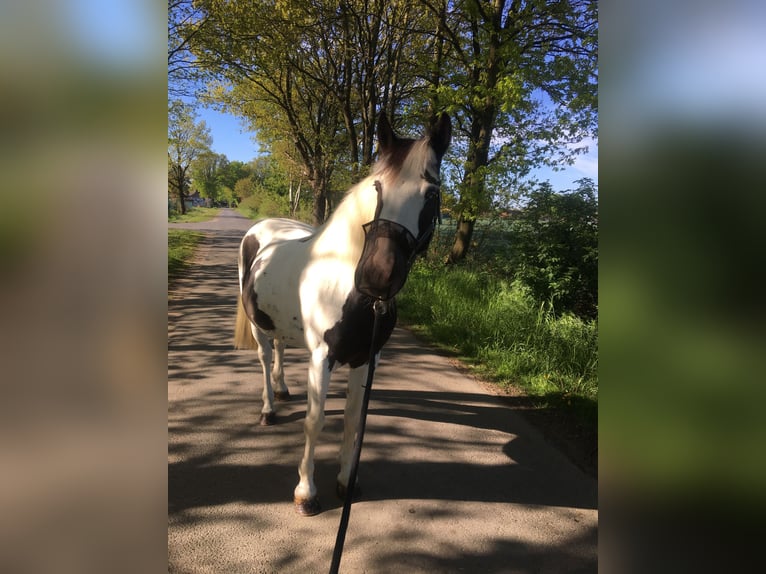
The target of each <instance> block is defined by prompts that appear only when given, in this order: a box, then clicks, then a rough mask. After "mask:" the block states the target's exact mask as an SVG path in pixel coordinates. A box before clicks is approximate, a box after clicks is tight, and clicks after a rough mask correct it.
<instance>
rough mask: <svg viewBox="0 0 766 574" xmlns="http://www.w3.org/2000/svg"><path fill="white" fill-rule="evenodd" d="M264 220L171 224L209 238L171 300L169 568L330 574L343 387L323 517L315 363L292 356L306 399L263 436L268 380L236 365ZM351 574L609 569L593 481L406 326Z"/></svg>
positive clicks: (334, 388) (365, 470)
mask: <svg viewBox="0 0 766 574" xmlns="http://www.w3.org/2000/svg"><path fill="white" fill-rule="evenodd" d="M251 223H252V222H250V221H249V220H247V219H245V218H242V217H240V216H238V215H237V214H236V213H235V212H234V211H233V210H222V213H221V215H220V216H219V217H218V218H216V219H215V220H213V221H210V222H205V223H197V224H175V225H169V227H178V228H193V229H198V230H201V231H204V232H206V234H207V236H206V239H205V241H204V243H203V244H202V246H201V248H200V250H199V253H198V256H197V259H196V262H195V264H194V265H193V266H192V268H191V269H190V270H189V272H188V273H187V274H186V276H185V277H184V278H182V279H181V280H179V281H178V282H177V283H176V285H175V286H174V287H173V289H172V291H171V294H170V299H169V302H168V462H169V465H168V560H169V566H168V571H169V572H172V573H185V574H191V573H203V572H204V573H214V572H221V573H227V574H231V573H238V572H248V573H254V572H264V573H276V572H280V573H291V572H295V573H301V574H307V573H311V574H313V573H322V572H327V571H328V570H329V566H330V561H331V556H332V551H333V546H334V543H335V535H336V531H337V527H338V522H339V519H340V513H341V507H342V502H341V501H340V500H339V499H336V497H335V476H336V474H337V471H338V469H337V462H336V457H337V452H338V448H339V444H340V436H341V432H342V422H343V410H342V409H343V377H344V376H345V374H346V369H344V368H340V369H338V370H337V371H336V372H335V373H334V374H333V378H332V383H331V386H330V392H329V396H328V400H327V421H326V424H325V428H324V431H323V432H322V435H321V437H320V444H319V445H318V446H317V449H316V471H315V480H316V483H317V488H318V489H319V496H320V500H321V502H322V505H323V508H324V511H323V512H322V513H321V514H319V515H318V516H314V517H310V518H306V517H301V516H299V515H298V514H297V513H296V512H295V511H294V510H293V502H292V492H293V488H294V487H295V485H296V484H297V480H298V462H299V461H300V458H301V455H302V452H303V419H304V415H305V408H306V390H305V380H306V376H307V369H306V362H305V359H306V352H305V351H304V350H302V349H290V348H288V350H287V352H286V356H285V381H286V382H287V384H288V386H289V387H290V391H291V393H292V395H293V399H292V401H291V402H289V403H278V407H279V411H278V416H279V422H278V424H277V425H275V426H272V427H261V426H259V425H258V420H259V416H260V409H261V400H260V396H261V378H260V377H261V375H260V367H259V365H258V360H257V358H256V355H255V353H254V352H253V351H235V350H234V349H233V348H232V334H233V327H234V318H235V314H236V307H235V303H236V296H237V291H238V287H237V264H236V255H237V246H238V243H239V240H240V238H241V236H242V234H243V232H244V231H245V230H246V229H247V228H248V227H249V226H250V225H251ZM359 480H360V485H361V489H362V498H361V499H360V500H359V501H358V502H355V503H354V505H353V506H352V510H351V520H350V524H349V528H348V533H347V535H346V543H345V548H344V553H343V560H342V561H341V572H344V573H362V572H369V573H388V572H391V573H397V574H398V573H405V574H406V573H421V572H422V573H429V574H433V573H441V572H467V573H533V572H534V573H556V572H561V573H567V574H572V573H585V572H596V571H597V555H596V552H597V525H598V510H597V483H596V481H595V480H594V479H593V478H591V477H589V476H587V475H586V474H584V473H583V472H582V471H581V470H579V469H578V468H577V467H575V466H574V465H573V464H571V463H570V462H569V461H568V460H567V459H566V458H565V457H564V456H563V455H562V454H561V453H560V452H558V451H557V450H556V449H554V448H553V447H552V446H550V445H549V444H547V443H546V442H545V441H544V440H543V439H542V437H541V435H540V433H539V432H537V430H536V429H535V428H533V427H532V426H530V425H529V424H528V423H527V422H526V421H525V419H524V418H523V417H522V416H521V415H520V414H519V413H518V412H516V410H515V409H514V408H513V405H512V404H507V402H501V401H500V400H499V399H498V398H497V397H495V396H493V395H492V394H490V393H488V392H487V391H486V390H485V389H484V387H483V386H482V385H480V384H479V383H477V382H476V381H474V380H472V379H471V378H468V377H466V376H465V375H463V374H461V373H460V372H458V370H457V369H455V367H454V366H453V365H452V364H451V363H450V361H449V360H448V358H446V357H444V356H442V355H440V353H439V352H437V351H434V350H432V349H429V348H428V347H427V346H426V345H424V344H423V343H421V342H419V341H418V340H416V339H415V337H414V336H413V335H412V334H411V333H409V332H408V331H406V330H404V329H396V330H395V331H394V334H393V336H392V338H391V340H390V341H389V343H388V345H387V346H386V347H385V348H384V349H383V353H382V358H381V362H380V365H379V367H378V370H377V371H376V376H375V383H374V386H373V389H372V397H371V402H370V412H369V418H368V422H367V431H366V435H365V443H364V447H363V451H362V460H361V464H360V468H359Z"/></svg>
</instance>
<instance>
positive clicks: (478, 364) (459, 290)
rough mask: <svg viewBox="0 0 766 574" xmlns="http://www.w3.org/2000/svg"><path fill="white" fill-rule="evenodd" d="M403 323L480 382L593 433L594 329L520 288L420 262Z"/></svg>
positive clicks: (405, 294)
mask: <svg viewBox="0 0 766 574" xmlns="http://www.w3.org/2000/svg"><path fill="white" fill-rule="evenodd" d="M398 309H399V316H400V318H401V320H402V321H403V322H404V323H405V324H408V325H410V326H411V327H412V328H413V329H414V330H415V331H416V332H417V333H419V334H420V335H422V336H424V337H425V338H427V339H428V340H429V341H431V342H433V343H436V344H438V345H440V346H441V347H443V348H446V349H449V350H450V351H451V352H452V353H454V354H456V355H457V356H459V357H460V358H461V359H462V360H463V361H465V362H467V363H468V364H470V365H471V366H472V367H473V369H474V370H475V371H476V372H477V374H479V375H480V376H482V377H483V378H486V379H489V380H492V381H494V382H497V383H499V384H500V385H514V386H516V387H518V388H521V389H522V390H523V391H524V392H525V393H526V394H527V395H529V396H531V397H534V398H535V399H536V403H537V404H538V405H541V406H545V407H555V408H563V409H565V410H566V411H568V412H570V413H572V414H573V415H575V417H576V418H577V419H578V420H579V421H580V422H581V423H584V424H585V425H587V426H588V427H592V428H593V429H595V426H596V416H597V415H596V412H597V401H598V378H597V366H598V329H597V324H596V322H595V321H588V322H586V321H583V320H582V319H579V318H577V317H575V316H573V315H569V314H566V315H563V316H556V315H555V314H554V313H552V312H551V310H550V309H549V308H548V306H547V305H545V304H539V303H536V302H535V301H534V300H533V298H532V297H531V296H530V295H529V293H528V291H527V290H526V289H525V288H524V287H523V286H521V285H519V284H511V283H508V282H507V281H505V280H503V279H501V278H498V277H497V276H495V275H492V274H490V273H486V272H484V273H483V272H480V271H477V270H475V269H472V268H468V267H463V266H449V267H447V266H444V265H441V264H438V263H430V264H429V263H427V262H424V261H420V262H418V263H417V264H416V265H415V266H414V267H413V269H412V271H411V273H410V276H409V278H408V280H407V285H406V287H405V289H404V290H403V291H402V293H401V294H400V296H399V297H398Z"/></svg>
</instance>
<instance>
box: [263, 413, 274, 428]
mask: <svg viewBox="0 0 766 574" xmlns="http://www.w3.org/2000/svg"><path fill="white" fill-rule="evenodd" d="M275 422H277V415H276V414H275V413H273V412H271V413H261V426H262V427H269V426H271V425H273V424H274V423H275Z"/></svg>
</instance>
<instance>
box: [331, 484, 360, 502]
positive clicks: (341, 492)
mask: <svg viewBox="0 0 766 574" xmlns="http://www.w3.org/2000/svg"><path fill="white" fill-rule="evenodd" d="M347 492H348V487H346V486H343V485H342V484H341V483H340V482H336V483H335V494H337V495H338V498H340V499H341V500H346V493H347ZM360 498H362V489H361V488H359V483H358V482H357V485H356V487H355V488H354V494H353V497H352V498H351V501H352V502H355V501H357V500H359V499H360Z"/></svg>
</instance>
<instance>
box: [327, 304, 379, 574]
mask: <svg viewBox="0 0 766 574" xmlns="http://www.w3.org/2000/svg"><path fill="white" fill-rule="evenodd" d="M372 308H373V310H374V316H375V318H374V320H373V323H372V343H371V344H370V360H369V362H368V363H367V364H368V365H369V368H368V370H367V383H366V384H365V386H364V396H363V397H362V410H361V413H360V414H359V427H358V428H357V431H356V441H355V442H354V452H353V457H352V459H351V474H350V475H349V477H348V487H347V488H346V499H345V500H344V501H343V512H342V513H341V515H340V525H339V526H338V536H337V537H336V538H335V550H333V553H332V563H331V564H330V574H338V568H340V558H341V556H342V555H343V543H344V542H345V540H346V530H347V529H348V519H349V516H350V515H351V501H352V500H353V498H354V489H355V487H356V474H357V470H358V469H359V457H360V456H361V454H362V440H363V439H364V429H365V426H366V425H367V407H368V405H369V404H370V389H372V377H373V375H374V374H375V339H377V337H378V331H379V329H380V317H381V316H383V315H385V314H386V311H387V306H386V304H385V303H384V302H383V301H381V300H380V299H378V300H376V301H375V303H373V306H372Z"/></svg>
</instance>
